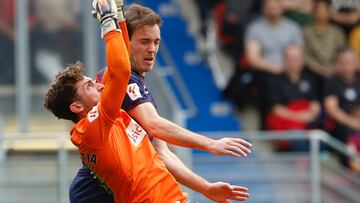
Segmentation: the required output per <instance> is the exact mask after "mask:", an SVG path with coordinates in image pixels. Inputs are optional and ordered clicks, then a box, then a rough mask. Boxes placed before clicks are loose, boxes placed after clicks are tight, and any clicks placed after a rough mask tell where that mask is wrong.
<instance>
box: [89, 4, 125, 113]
mask: <svg viewBox="0 0 360 203" xmlns="http://www.w3.org/2000/svg"><path fill="white" fill-rule="evenodd" d="M93 7H94V9H95V12H94V13H93V14H94V15H95V17H96V18H97V19H98V20H99V21H100V24H101V37H102V38H104V40H105V46H106V62H107V65H108V68H107V71H108V73H107V74H108V81H107V83H106V84H105V88H104V92H103V94H102V97H101V104H102V105H101V106H102V107H103V109H104V110H105V112H106V114H107V116H108V117H109V118H110V119H112V118H115V117H116V115H117V114H118V112H119V109H120V107H121V104H122V102H123V99H124V97H125V94H126V88H127V83H128V81H129V78H130V72H131V68H130V59H129V54H128V51H127V48H126V45H125V43H124V40H123V38H122V35H121V33H120V28H119V24H118V21H117V19H116V18H117V8H116V4H115V1H114V0H94V1H93Z"/></svg>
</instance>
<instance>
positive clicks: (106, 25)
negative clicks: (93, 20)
mask: <svg viewBox="0 0 360 203" xmlns="http://www.w3.org/2000/svg"><path fill="white" fill-rule="evenodd" d="M113 30H116V31H118V32H121V30H120V27H119V23H118V21H117V19H115V18H113V17H110V16H109V17H105V18H102V19H101V38H104V36H105V35H106V34H107V33H109V32H110V31H113Z"/></svg>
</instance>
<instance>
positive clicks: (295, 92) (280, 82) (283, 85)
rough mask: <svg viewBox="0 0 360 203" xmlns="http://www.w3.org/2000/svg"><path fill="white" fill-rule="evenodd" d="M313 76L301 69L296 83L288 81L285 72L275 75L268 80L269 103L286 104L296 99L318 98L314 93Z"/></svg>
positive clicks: (310, 99)
mask: <svg viewBox="0 0 360 203" xmlns="http://www.w3.org/2000/svg"><path fill="white" fill-rule="evenodd" d="M316 89H317V88H316V83H315V78H314V77H313V75H311V74H310V73H308V72H306V71H303V72H302V73H301V76H300V80H299V82H298V83H293V82H291V81H290V79H289V77H288V76H287V75H286V74H281V75H279V76H275V77H274V78H273V79H272V80H270V82H269V92H271V94H269V98H268V99H269V103H270V105H271V106H273V105H276V104H281V105H287V104H289V103H291V102H293V101H296V100H301V99H304V100H308V101H314V100H318V95H317V94H316Z"/></svg>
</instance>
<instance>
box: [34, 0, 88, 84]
mask: <svg viewBox="0 0 360 203" xmlns="http://www.w3.org/2000/svg"><path fill="white" fill-rule="evenodd" d="M34 7H35V14H36V16H37V19H38V23H37V28H36V29H34V32H32V42H33V44H34V47H33V48H34V49H35V51H34V55H33V56H32V57H33V59H34V60H33V63H34V64H33V66H35V69H36V70H38V71H39V72H40V73H41V76H42V77H41V78H39V77H37V78H35V80H33V82H34V83H43V82H48V81H50V80H51V78H53V76H54V75H55V74H56V73H57V72H58V71H59V70H60V69H61V67H64V66H65V65H66V64H68V63H70V62H72V61H75V60H78V59H79V58H82V54H81V53H82V37H81V35H82V32H81V26H80V25H79V24H78V15H79V11H80V10H79V8H80V0H61V1H59V0H36V1H35V6H34ZM50 67H51V68H50Z"/></svg>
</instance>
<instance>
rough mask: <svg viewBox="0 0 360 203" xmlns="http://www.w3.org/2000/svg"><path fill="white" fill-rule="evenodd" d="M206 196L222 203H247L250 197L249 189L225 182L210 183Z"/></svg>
mask: <svg viewBox="0 0 360 203" xmlns="http://www.w3.org/2000/svg"><path fill="white" fill-rule="evenodd" d="M204 195H205V196H206V197H207V198H209V199H211V200H213V201H215V202H220V203H230V202H231V200H235V201H246V200H247V199H248V198H249V197H250V194H249V192H248V189H247V188H245V187H240V186H236V185H230V184H229V183H223V182H216V183H210V185H209V187H208V189H207V191H206V192H205V193H204Z"/></svg>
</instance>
